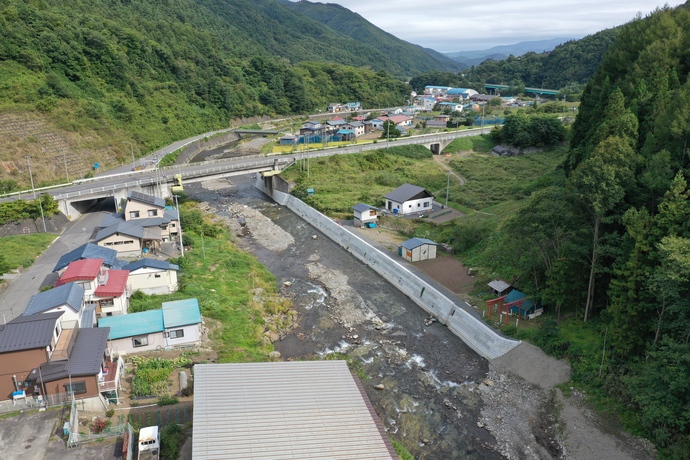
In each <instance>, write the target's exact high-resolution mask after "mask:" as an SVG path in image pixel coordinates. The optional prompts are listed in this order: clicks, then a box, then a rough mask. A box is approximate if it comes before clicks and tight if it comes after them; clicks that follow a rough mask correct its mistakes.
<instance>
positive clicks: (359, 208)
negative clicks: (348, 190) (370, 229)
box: [352, 203, 378, 227]
mask: <svg viewBox="0 0 690 460" xmlns="http://www.w3.org/2000/svg"><path fill="white" fill-rule="evenodd" d="M352 209H353V210H354V214H355V222H354V226H355V227H363V226H364V225H365V224H368V223H370V222H376V219H378V211H377V209H376V208H375V207H373V206H369V205H368V204H364V203H359V204H356V205H354V206H353V207H352Z"/></svg>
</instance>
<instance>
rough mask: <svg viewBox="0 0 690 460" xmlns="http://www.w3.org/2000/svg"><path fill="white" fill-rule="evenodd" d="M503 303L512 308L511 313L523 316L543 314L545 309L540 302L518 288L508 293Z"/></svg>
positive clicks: (531, 316)
mask: <svg viewBox="0 0 690 460" xmlns="http://www.w3.org/2000/svg"><path fill="white" fill-rule="evenodd" d="M503 305H504V306H505V307H507V308H508V309H509V310H510V313H511V314H513V315H520V316H522V317H523V318H527V317H529V318H530V319H532V318H533V317H534V316H539V315H541V313H542V311H543V309H542V306H541V304H540V303H538V302H535V301H534V300H533V299H530V298H529V297H527V296H526V295H525V294H523V293H522V292H520V291H518V290H517V289H513V290H512V291H510V292H509V293H508V295H507V296H506V298H505V300H504V301H503Z"/></svg>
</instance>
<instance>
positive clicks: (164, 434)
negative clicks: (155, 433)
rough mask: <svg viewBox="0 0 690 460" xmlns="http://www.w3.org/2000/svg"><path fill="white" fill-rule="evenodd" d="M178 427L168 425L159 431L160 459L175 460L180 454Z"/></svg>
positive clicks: (179, 429)
mask: <svg viewBox="0 0 690 460" xmlns="http://www.w3.org/2000/svg"><path fill="white" fill-rule="evenodd" d="M181 431H182V428H180V427H179V425H175V424H172V425H168V426H166V427H165V428H163V430H162V431H161V459H162V460H176V459H177V457H178V455H179V452H180V432H181Z"/></svg>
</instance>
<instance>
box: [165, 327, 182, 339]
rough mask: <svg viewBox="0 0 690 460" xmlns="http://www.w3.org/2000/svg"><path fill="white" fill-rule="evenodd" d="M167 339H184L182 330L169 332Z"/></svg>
mask: <svg viewBox="0 0 690 460" xmlns="http://www.w3.org/2000/svg"><path fill="white" fill-rule="evenodd" d="M168 337H170V338H171V339H181V338H182V337H184V329H175V330H174V331H170V333H169V335H168Z"/></svg>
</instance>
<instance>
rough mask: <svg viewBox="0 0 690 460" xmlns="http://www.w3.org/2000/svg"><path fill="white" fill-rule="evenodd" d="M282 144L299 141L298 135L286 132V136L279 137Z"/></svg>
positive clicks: (292, 143) (291, 143) (293, 143)
mask: <svg viewBox="0 0 690 460" xmlns="http://www.w3.org/2000/svg"><path fill="white" fill-rule="evenodd" d="M278 143H279V144H280V145H295V144H296V143H297V136H294V135H292V134H286V135H285V136H283V137H281V138H280V139H278Z"/></svg>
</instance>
